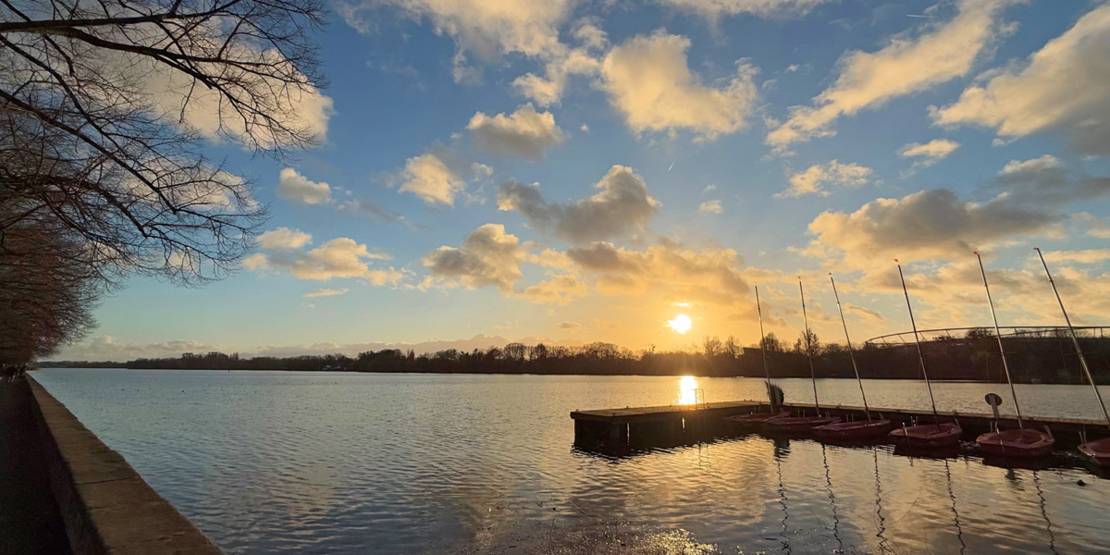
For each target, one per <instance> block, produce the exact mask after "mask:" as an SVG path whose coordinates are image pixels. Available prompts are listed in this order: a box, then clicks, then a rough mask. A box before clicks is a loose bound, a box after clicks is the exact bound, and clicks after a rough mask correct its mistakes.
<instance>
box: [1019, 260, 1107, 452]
mask: <svg viewBox="0 0 1110 555" xmlns="http://www.w3.org/2000/svg"><path fill="white" fill-rule="evenodd" d="M1033 250H1035V251H1037V256H1038V257H1040V259H1041V266H1044V273H1045V275H1046V276H1048V284H1049V285H1051V286H1052V292H1053V293H1054V294H1055V295H1056V302H1057V303H1058V304H1059V305H1060V312H1061V313H1062V314H1063V315H1064V323H1065V324H1067V325H1068V335H1070V336H1071V344H1072V347H1074V348H1075V354H1076V356H1077V357H1079V367H1080V368H1082V369H1083V374H1084V375H1086V376H1087V383H1088V384H1090V385H1091V389H1092V390H1094V392H1095V398H1096V399H1098V405H1099V407H1101V408H1102V416H1103V417H1105V418H1106V425H1107V426H1110V411H1107V410H1106V403H1105V402H1103V400H1102V393H1099V391H1098V384H1097V383H1096V382H1095V377H1094V376H1092V375H1091V367H1089V366H1087V358H1086V357H1084V356H1083V349H1082V348H1081V347H1080V346H1079V336H1078V335H1076V334H1075V328H1073V327H1072V325H1071V318H1070V317H1069V316H1068V309H1066V308H1064V299H1062V298H1060V291H1059V290H1058V289H1056V282H1055V281H1054V280H1053V279H1052V272H1050V271H1048V263H1047V262H1045V260H1044V253H1042V252H1041V249H1039V248H1036V247H1033ZM1079 452H1080V453H1082V454H1083V456H1085V457H1087V458H1088V459H1090V461H1091V462H1093V463H1095V464H1097V465H1098V466H1100V467H1110V438H1105V439H1096V440H1094V441H1085V442H1083V444H1082V445H1080V446H1079Z"/></svg>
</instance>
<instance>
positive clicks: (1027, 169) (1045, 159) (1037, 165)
mask: <svg viewBox="0 0 1110 555" xmlns="http://www.w3.org/2000/svg"><path fill="white" fill-rule="evenodd" d="M1060 168H1062V165H1061V164H1060V160H1059V159H1058V158H1056V157H1055V156H1053V155H1051V154H1045V155H1043V156H1041V157H1039V158H1031V159H1029V160H1010V161H1009V162H1006V165H1005V166H1002V171H1001V172H999V175H1020V174H1028V173H1043V172H1047V171H1055V170H1058V169H1060Z"/></svg>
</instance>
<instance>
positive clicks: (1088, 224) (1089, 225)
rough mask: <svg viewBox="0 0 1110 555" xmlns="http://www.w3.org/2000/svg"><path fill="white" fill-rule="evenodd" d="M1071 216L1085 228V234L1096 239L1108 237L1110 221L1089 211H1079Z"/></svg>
mask: <svg viewBox="0 0 1110 555" xmlns="http://www.w3.org/2000/svg"><path fill="white" fill-rule="evenodd" d="M1073 218H1074V219H1075V221H1076V222H1078V223H1079V224H1080V225H1082V226H1083V227H1085V228H1086V230H1085V231H1086V233H1087V235H1089V236H1091V237H1094V238H1096V239H1110V221H1107V219H1106V218H1099V217H1097V216H1095V215H1094V214H1091V213H1090V212H1080V213H1078V214H1076V215H1075V216H1073Z"/></svg>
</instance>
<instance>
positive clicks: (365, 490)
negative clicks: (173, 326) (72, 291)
mask: <svg viewBox="0 0 1110 555" xmlns="http://www.w3.org/2000/svg"><path fill="white" fill-rule="evenodd" d="M38 379H40V380H41V381H42V382H43V383H44V384H45V385H46V386H47V387H48V388H49V389H50V390H51V391H52V392H53V393H55V395H57V396H58V398H59V399H60V400H61V401H62V402H64V403H66V405H67V406H69V407H70V408H71V410H73V411H74V412H75V413H76V414H77V415H78V416H79V417H80V418H81V419H82V421H83V422H85V423H86V425H87V426H89V427H90V428H91V429H92V430H93V431H95V432H96V433H97V434H99V435H100V436H101V437H102V438H103V439H104V440H105V441H106V442H108V444H109V445H111V446H112V447H113V448H115V449H117V450H119V451H120V452H122V453H123V455H124V456H125V457H126V458H127V459H128V460H129V461H130V462H131V463H132V464H133V465H134V466H135V467H136V469H137V470H138V471H139V472H140V473H142V474H143V476H144V477H145V478H147V479H148V480H149V481H150V482H151V484H152V485H153V486H154V487H155V489H157V490H158V491H159V492H160V493H162V494H163V495H164V496H166V497H167V498H168V499H170V501H172V502H173V503H174V504H175V505H176V506H177V507H178V508H179V509H181V511H182V512H183V513H185V514H186V515H187V516H189V517H190V518H192V519H193V520H194V521H195V522H196V523H197V524H198V526H200V527H201V528H202V529H203V530H204V531H205V532H206V533H208V534H209V535H210V536H211V537H212V538H213V539H214V540H216V541H217V542H218V543H219V544H220V545H221V546H222V547H224V548H225V549H226V550H227V551H229V552H233V553H245V552H279V551H307V552H350V553H355V552H381V553H414V552H415V553H421V552H524V551H528V552H542V553H548V552H591V553H629V552H631V553H637V552H642V553H660V552H662V553H681V552H690V553H698V552H717V551H720V552H727V553H736V552H737V551H739V550H742V551H744V552H758V551H766V552H782V553H792V552H793V553H809V552H832V551H835V550H839V549H842V550H843V551H844V552H853V551H854V552H896V553H905V552H921V551H928V552H934V553H954V552H958V551H961V550H966V552H967V553H984V552H995V551H999V550H1003V549H1005V550H1011V551H1017V552H1061V553H1075V552H1084V553H1090V552H1098V551H1099V550H1104V549H1105V547H1104V546H1105V545H1106V544H1107V543H1108V542H1107V532H1106V531H1105V530H1104V528H1105V521H1104V518H1103V516H1102V515H1104V509H1105V506H1106V503H1107V501H1108V500H1110V481H1106V480H1100V479H1097V478H1094V477H1092V476H1091V475H1089V474H1088V473H1086V472H1085V471H1082V470H1076V469H1060V468H1051V469H1043V470H1035V469H1007V468H1000V467H994V466H989V465H985V464H982V461H980V460H978V459H971V458H964V457H956V458H951V459H926V458H914V457H905V456H900V455H895V454H894V453H892V452H891V451H890V450H889V449H887V448H884V447H875V448H846V447H837V446H824V445H822V444H820V443H816V442H812V441H807V440H795V441H786V440H770V439H766V438H762V437H758V436H749V437H747V438H743V439H739V440H733V441H719V442H713V443H707V444H702V445H696V446H689V447H679V448H673V449H659V450H654V451H651V452H647V453H641V454H638V455H636V456H629V457H621V458H615V457H602V456H597V455H593V454H590V453H586V452H582V451H578V450H575V449H572V448H571V443H572V441H573V427H572V426H571V421H570V419H569V418H568V413H569V412H570V411H571V410H575V409H586V408H599V407H615V406H630V405H631V406H635V405H666V404H672V403H675V392H676V391H678V392H680V396H679V398H680V399H681V398H682V395H681V392H682V391H684V390H683V386H682V383H683V382H682V380H680V379H679V378H675V377H671V378H655V377H584V376H549V377H545V376H461V375H365V374H327V373H312V374H301V373H264V372H256V373H250V372H206V371H188V372H173V371H160V372H137V371H131V372H124V371H111V370H89V371H75V370H60V369H59V370H49V371H46V372H43V373H40V374H38ZM784 381H786V380H784ZM787 382H788V381H787ZM800 382H801V383H800V384H799V387H796V388H795V386H794V384H792V383H786V384H784V389H786V390H787V396H788V399H790V398H791V396H796V397H794V399H795V400H799V401H802V400H804V398H802V396H803V395H804V392H805V387H804V386H806V385H807V384H808V381H804V380H803V381H800ZM831 382H832V381H825V382H822V383H821V384H820V387H821V388H822V391H821V396H822V400H825V399H826V398H828V400H829V402H831V403H837V402H840V403H845V404H848V403H852V402H853V399H854V397H851V395H852V392H853V391H854V392H855V395H858V390H855V389H854V388H855V384H854V382H845V384H844V386H843V387H841V386H840V385H838V384H837V383H831ZM696 385H697V387H694V388H693V389H694V390H697V389H701V390H703V391H705V392H706V393H707V394H708V397H709V398H710V400H726V399H741V398H758V397H759V396H761V395H762V394H763V389H762V384H761V383H760V381H759V380H738V379H714V378H698V379H697V381H696ZM969 386H970V387H969ZM868 387H869V389H868V395H869V397H871V396H872V395H874V396H875V397H876V398H877V399H878V400H876V401H875V404H877V405H878V404H884V403H885V404H890V402H891V401H894V400H899V399H901V400H903V401H906V400H907V399H912V396H911V397H905V395H906V394H905V393H904V392H907V391H913V390H916V389H922V390H923V389H924V388H913V387H910V386H908V385H907V384H905V383H904V382H895V383H890V382H878V383H876V384H868ZM982 387H983V386H980V385H979V384H938V387H937V392H938V404H941V405H944V406H943V407H941V408H942V410H951V409H949V408H947V407H961V406H965V405H966V407H968V408H974V409H978V405H979V404H981V402H982V401H981V399H982ZM985 387H989V386H985ZM1053 387H1055V386H1050V388H1049V389H1039V390H1035V391H1031V392H1029V398H1030V399H1031V402H1030V405H1032V406H1034V407H1039V408H1040V412H1041V413H1042V414H1044V413H1045V411H1053V410H1056V409H1059V410H1060V413H1061V414H1062V415H1066V414H1067V413H1076V412H1079V413H1080V414H1071V415H1073V416H1088V415H1087V414H1084V413H1083V411H1084V410H1086V407H1085V406H1084V405H1083V403H1082V398H1083V395H1082V394H1086V396H1088V397H1089V396H1090V395H1089V393H1090V392H1089V390H1084V389H1079V390H1078V391H1080V392H1081V393H1078V392H1070V397H1069V390H1067V389H1052V388H1053ZM839 391H842V393H838V392H839ZM872 391H874V393H872ZM1036 391H1039V392H1044V393H1041V394H1039V396H1038V394H1037V393H1036ZM1019 394H1022V395H1023V399H1024V398H1026V396H1025V393H1022V392H1019ZM1061 394H1062V395H1063V397H1057V396H1058V395H1061ZM826 395H828V397H826ZM838 395H839V397H838ZM1057 399H1059V400H1057ZM698 400H699V402H700V399H698ZM920 401H923V402H925V403H927V399H920ZM1053 402H1056V403H1059V404H1061V405H1066V406H1061V407H1053V406H1052V405H1051V404H1052V403H1053ZM1023 408H1024V406H1023ZM1091 408H1094V410H1096V411H1097V406H1096V407H1091ZM963 410H967V408H964V409H963ZM1050 413H1051V412H1050ZM1078 479H1084V480H1085V481H1086V482H1087V483H1088V485H1087V486H1086V487H1080V486H1078V485H1076V481H1077V480H1078Z"/></svg>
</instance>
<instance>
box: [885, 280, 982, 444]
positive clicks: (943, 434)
mask: <svg viewBox="0 0 1110 555" xmlns="http://www.w3.org/2000/svg"><path fill="white" fill-rule="evenodd" d="M894 262H895V265H897V266H898V279H899V280H901V282H902V294H903V295H905V297H906V311H907V312H908V313H909V315H910V326H911V327H912V328H913V342H914V345H915V346H916V347H917V362H918V364H920V365H921V377H922V378H924V379H925V388H926V389H927V390H928V391H929V404H930V405H931V406H932V408H933V418H934V419H936V420H939V419H940V413H938V412H937V400H936V397H934V396H933V383H932V382H931V381H929V371H928V369H926V367H925V354H924V353H923V352H922V351H921V337H920V336H919V335H918V333H917V321H916V320H914V318H913V305H912V304H911V303H910V292H909V289H907V288H906V276H905V275H903V274H902V264H901V263H899V262H898V260H895V261H894ZM962 435H963V429H961V428H960V424H959V423H958V422H954V421H953V422H939V421H938V422H935V423H932V424H918V425H916V426H906V425H902V427H901V428H896V429H895V430H894V431H892V432H890V433H889V434H887V436H888V437H889V438H890V439H891V440H893V441H894V442H895V443H896V444H898V445H899V446H901V447H905V448H909V449H914V450H927V449H938V448H945V447H954V446H957V445H959V444H960V436H962Z"/></svg>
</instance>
